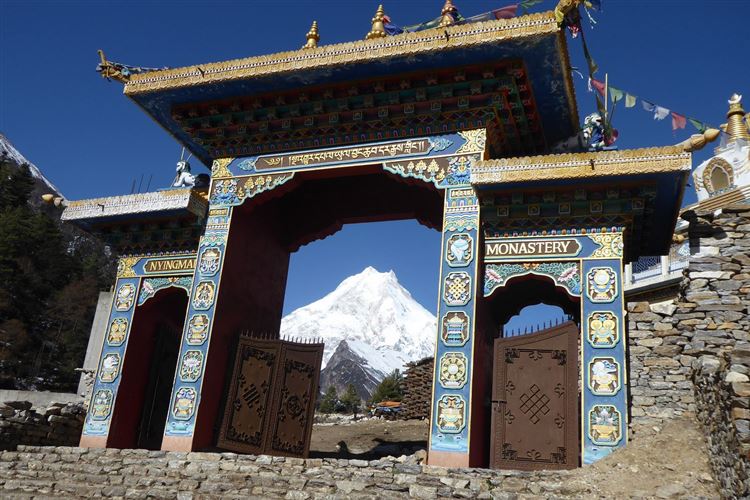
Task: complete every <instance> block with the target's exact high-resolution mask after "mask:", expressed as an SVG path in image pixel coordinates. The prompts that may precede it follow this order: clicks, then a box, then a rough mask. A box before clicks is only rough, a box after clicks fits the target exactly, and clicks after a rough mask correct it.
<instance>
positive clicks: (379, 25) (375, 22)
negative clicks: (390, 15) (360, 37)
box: [365, 5, 386, 40]
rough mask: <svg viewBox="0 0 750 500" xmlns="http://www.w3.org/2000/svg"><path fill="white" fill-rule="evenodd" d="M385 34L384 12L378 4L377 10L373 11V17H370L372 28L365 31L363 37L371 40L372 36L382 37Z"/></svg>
mask: <svg viewBox="0 0 750 500" xmlns="http://www.w3.org/2000/svg"><path fill="white" fill-rule="evenodd" d="M385 36H386V33H385V12H383V6H382V5H379V6H378V10H377V11H375V17H373V18H372V29H371V30H370V32H369V33H367V36H366V37H365V39H366V40H372V39H373V38H383V37H385Z"/></svg>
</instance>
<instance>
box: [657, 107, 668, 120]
mask: <svg viewBox="0 0 750 500" xmlns="http://www.w3.org/2000/svg"><path fill="white" fill-rule="evenodd" d="M669 113H670V111H669V110H668V109H667V108H662V107H661V106H656V109H655V110H654V120H663V119H664V118H666V117H667V116H669Z"/></svg>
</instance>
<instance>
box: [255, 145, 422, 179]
mask: <svg viewBox="0 0 750 500" xmlns="http://www.w3.org/2000/svg"><path fill="white" fill-rule="evenodd" d="M431 148H432V145H431V144H430V141H429V139H417V140H407V141H400V142H393V143H388V144H378V145H375V146H362V147H347V148H333V149H326V150H321V151H313V152H309V153H300V154H281V155H272V156H261V157H259V158H258V159H257V160H256V161H255V165H254V167H255V170H257V171H262V170H275V169H278V168H295V167H312V166H316V165H326V164H329V163H340V162H349V161H357V162H361V161H364V160H380V159H384V158H385V159H391V158H394V157H397V156H404V155H419V154H426V153H429V152H430V149H431Z"/></svg>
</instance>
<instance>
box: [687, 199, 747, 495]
mask: <svg viewBox="0 0 750 500" xmlns="http://www.w3.org/2000/svg"><path fill="white" fill-rule="evenodd" d="M683 217H684V218H686V219H688V220H689V221H690V228H689V236H690V245H691V250H693V251H694V252H696V253H695V255H693V257H692V258H691V259H690V264H689V266H688V268H687V270H686V278H687V279H686V280H685V281H684V282H683V293H682V294H681V296H680V302H678V303H677V309H676V313H675V315H674V316H673V317H674V318H676V319H677V320H678V322H677V328H678V330H679V331H680V334H681V335H682V336H683V337H684V339H685V340H686V341H687V343H686V344H685V346H684V350H683V354H685V355H690V356H693V357H694V358H695V359H694V362H693V365H692V366H693V367H694V373H693V382H694V390H695V396H696V408H697V414H698V418H699V420H700V421H701V423H702V424H703V427H704V431H705V435H706V439H707V440H708V444H709V453H710V454H711V463H712V467H713V470H714V475H715V476H716V479H717V480H718V481H719V482H720V483H721V485H722V493H723V494H724V495H725V496H726V497H728V498H732V497H736V498H745V497H747V496H750V480H748V474H749V473H750V428H749V426H750V409H749V408H748V406H749V404H750V401H749V399H748V398H750V382H749V380H750V378H748V375H750V206H748V205H737V206H733V207H726V208H724V209H723V211H722V213H721V214H719V215H715V214H712V213H708V214H701V213H695V212H690V213H688V214H685V215H684V216H683Z"/></svg>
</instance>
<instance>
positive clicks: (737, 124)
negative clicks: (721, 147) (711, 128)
mask: <svg viewBox="0 0 750 500" xmlns="http://www.w3.org/2000/svg"><path fill="white" fill-rule="evenodd" d="M727 102H728V103H729V111H727V123H724V124H722V125H721V130H723V131H724V132H726V133H727V135H729V140H728V142H732V141H735V140H737V139H744V140H746V141H750V130H749V129H748V126H749V125H750V124H746V123H745V122H744V121H743V117H744V115H745V110H744V109H742V96H741V95H740V94H737V93H735V94H732V97H730V98H729V101H727Z"/></svg>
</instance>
